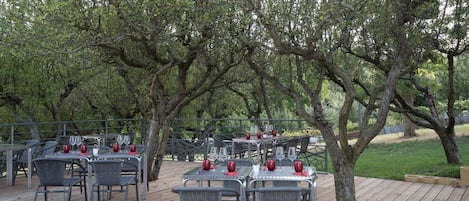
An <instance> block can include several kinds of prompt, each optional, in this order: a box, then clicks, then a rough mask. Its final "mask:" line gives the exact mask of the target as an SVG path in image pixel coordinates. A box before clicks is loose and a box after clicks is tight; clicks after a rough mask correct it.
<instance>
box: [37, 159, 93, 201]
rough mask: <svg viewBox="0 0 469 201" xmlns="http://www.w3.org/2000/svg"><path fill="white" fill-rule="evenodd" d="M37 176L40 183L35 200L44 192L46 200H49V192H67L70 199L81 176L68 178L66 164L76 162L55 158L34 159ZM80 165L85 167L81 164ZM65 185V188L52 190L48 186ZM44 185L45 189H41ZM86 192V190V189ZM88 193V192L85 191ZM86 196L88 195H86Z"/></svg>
mask: <svg viewBox="0 0 469 201" xmlns="http://www.w3.org/2000/svg"><path fill="white" fill-rule="evenodd" d="M33 162H34V166H35V168H36V173H37V176H38V177H39V184H38V185H37V187H36V191H35V193H34V200H37V195H38V193H44V200H47V194H48V193H59V192H61V193H67V194H68V196H67V198H68V200H69V201H70V199H71V194H72V187H73V185H75V184H77V183H79V182H80V178H66V176H65V175H66V173H65V166H66V165H67V164H69V163H75V162H72V161H69V160H61V159H53V158H38V159H35V160H34V161H33ZM76 165H78V167H81V168H83V167H82V166H81V165H79V164H76ZM52 186H63V187H68V188H63V190H56V189H54V190H51V189H47V187H52ZM40 187H43V188H44V190H40ZM85 192H86V190H85ZM85 194H86V193H85ZM85 197H86V196H85ZM85 200H86V199H85Z"/></svg>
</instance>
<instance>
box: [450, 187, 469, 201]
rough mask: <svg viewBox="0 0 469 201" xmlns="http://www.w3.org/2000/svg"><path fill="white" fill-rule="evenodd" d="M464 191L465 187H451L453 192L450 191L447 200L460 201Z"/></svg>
mask: <svg viewBox="0 0 469 201" xmlns="http://www.w3.org/2000/svg"><path fill="white" fill-rule="evenodd" d="M465 191H466V189H465V188H460V187H453V192H451V194H450V196H449V198H448V199H447V201H460V200H462V197H463V195H464V192H465Z"/></svg>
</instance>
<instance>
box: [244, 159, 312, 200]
mask: <svg viewBox="0 0 469 201" xmlns="http://www.w3.org/2000/svg"><path fill="white" fill-rule="evenodd" d="M249 177H250V181H249V185H247V188H251V187H252V184H254V183H256V182H259V181H260V182H266V181H298V182H307V183H308V186H309V190H310V196H309V198H310V199H309V200H310V201H316V195H317V193H316V179H317V173H316V171H315V170H314V168H312V167H309V166H305V167H304V168H303V172H300V173H296V172H295V169H294V167H293V166H277V167H275V170H273V171H270V170H268V169H267V167H265V166H264V167H260V169H259V171H252V173H251V174H250V176H249Z"/></svg>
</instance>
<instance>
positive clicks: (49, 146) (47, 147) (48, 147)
mask: <svg viewBox="0 0 469 201" xmlns="http://www.w3.org/2000/svg"><path fill="white" fill-rule="evenodd" d="M57 144H58V142H57V141H46V142H45V143H44V146H43V147H42V148H41V149H40V150H39V153H38V157H40V158H44V157H45V156H46V155H48V154H51V153H54V151H55V148H56V147H57Z"/></svg>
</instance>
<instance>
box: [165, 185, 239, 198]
mask: <svg viewBox="0 0 469 201" xmlns="http://www.w3.org/2000/svg"><path fill="white" fill-rule="evenodd" d="M172 192H174V193H177V194H178V195H179V199H180V201H221V200H222V197H223V193H224V192H233V189H230V188H220V187H199V186H190V187H177V188H173V189H172Z"/></svg>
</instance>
